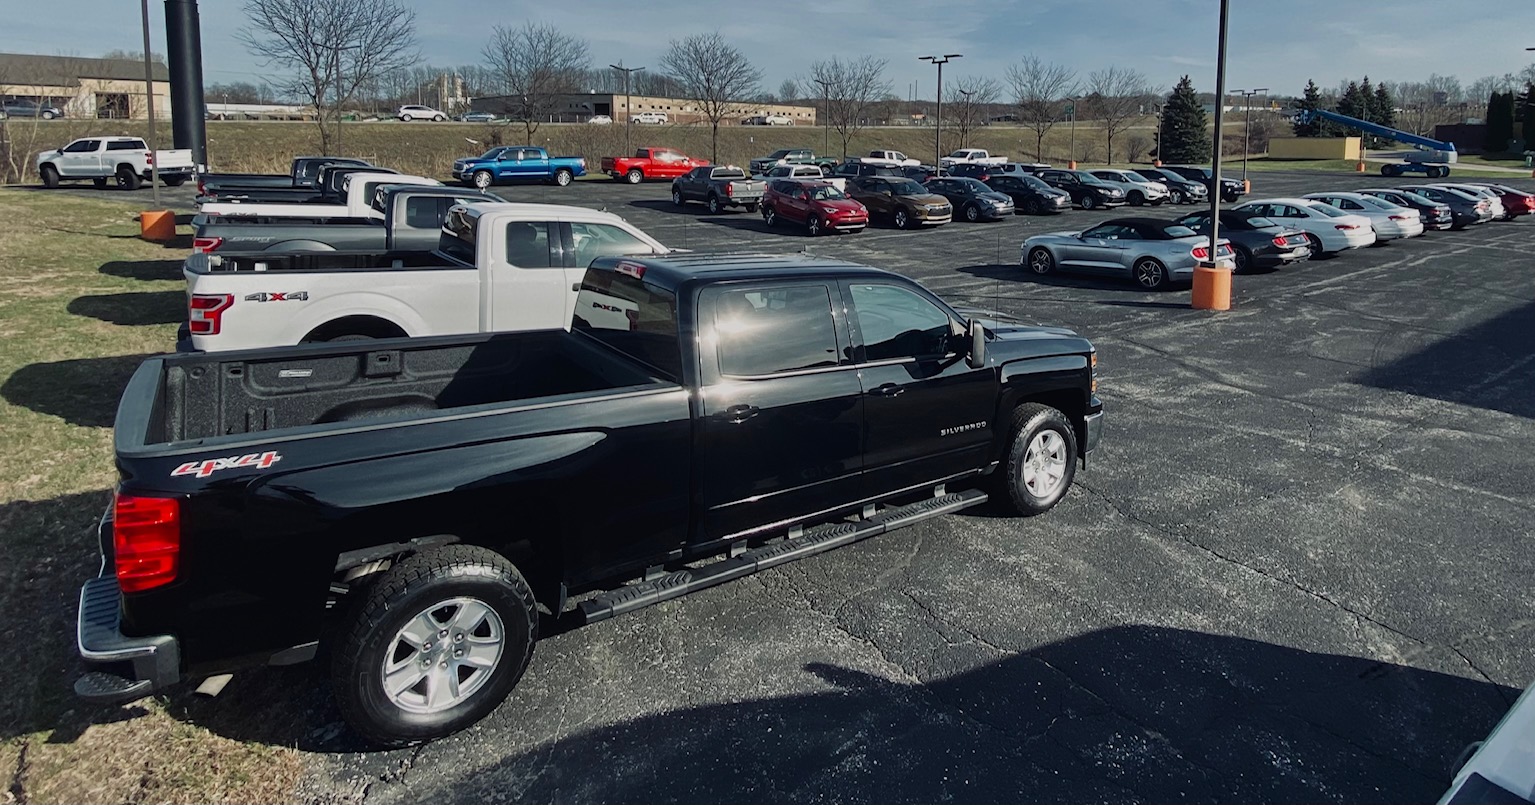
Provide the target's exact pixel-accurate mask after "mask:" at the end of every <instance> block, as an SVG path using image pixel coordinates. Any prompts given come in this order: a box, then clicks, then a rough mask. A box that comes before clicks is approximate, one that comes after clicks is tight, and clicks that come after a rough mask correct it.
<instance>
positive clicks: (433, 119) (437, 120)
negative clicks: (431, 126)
mask: <svg viewBox="0 0 1535 805" xmlns="http://www.w3.org/2000/svg"><path fill="white" fill-rule="evenodd" d="M444 120H447V118H446V117H443V116H442V115H437V116H436V117H434V118H432V122H433V123H441V122H443V121H444Z"/></svg>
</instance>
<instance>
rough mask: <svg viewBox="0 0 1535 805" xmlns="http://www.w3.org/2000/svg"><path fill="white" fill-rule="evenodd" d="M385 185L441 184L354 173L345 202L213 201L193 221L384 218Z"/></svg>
mask: <svg viewBox="0 0 1535 805" xmlns="http://www.w3.org/2000/svg"><path fill="white" fill-rule="evenodd" d="M385 184H409V185H441V184H442V182H439V181H437V180H436V179H428V178H427V177H425V176H406V175H404V174H400V173H374V172H371V171H369V172H366V173H353V174H349V175H348V176H347V177H346V179H345V180H344V183H343V184H342V191H341V193H342V198H344V199H345V200H346V201H345V202H344V203H341V204H324V203H316V202H310V201H304V202H294V203H291V204H284V203H272V204H268V203H262V202H255V203H252V202H246V201H210V202H207V203H205V204H203V205H202V206H201V207H198V208H197V209H198V216H199V217H198V218H195V219H193V223H194V224H199V223H202V222H203V221H205V220H207V219H208V218H211V217H213V216H230V217H233V216H258V217H262V218H329V219H335V218H373V219H378V220H382V219H383V217H384V214H383V213H382V212H379V211H378V210H376V209H374V208H373V191H374V190H376V189H378V186H379V185H385Z"/></svg>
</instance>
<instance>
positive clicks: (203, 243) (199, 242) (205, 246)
mask: <svg viewBox="0 0 1535 805" xmlns="http://www.w3.org/2000/svg"><path fill="white" fill-rule="evenodd" d="M223 245H224V239H223V238H192V248H193V249H194V250H196V251H199V252H202V253H203V254H207V253H208V252H211V251H217V250H218V247H220V246H223Z"/></svg>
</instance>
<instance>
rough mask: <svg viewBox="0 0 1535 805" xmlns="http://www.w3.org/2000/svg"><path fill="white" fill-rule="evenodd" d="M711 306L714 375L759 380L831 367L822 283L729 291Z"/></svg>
mask: <svg viewBox="0 0 1535 805" xmlns="http://www.w3.org/2000/svg"><path fill="white" fill-rule="evenodd" d="M713 307H714V311H713V313H714V331H715V337H716V340H717V343H718V355H719V370H720V374H723V375H730V376H736V377H760V376H763V375H773V374H780V373H783V372H795V371H801V370H805V369H816V368H821V367H828V366H836V365H837V329H836V324H835V321H834V319H833V317H832V304H831V289H830V288H829V287H828V286H826V285H824V284H819V283H816V284H804V285H780V286H769V287H756V288H740V289H737V288H729V289H725V290H721V291H720V292H719V293H718V294H717V295H716V296H715V297H714V305H713Z"/></svg>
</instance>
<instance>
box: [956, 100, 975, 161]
mask: <svg viewBox="0 0 1535 805" xmlns="http://www.w3.org/2000/svg"><path fill="white" fill-rule="evenodd" d="M959 94H961V95H963V96H965V123H964V124H961V128H960V132H959V147H960V148H964V147H966V146H968V145H969V143H967V142H965V140H966V137H965V134H966V133H967V132H966V131H965V129H966V128H968V127H969V126H968V125H966V124H968V123H969V122H970V115H971V113H972V111H973V109H972V107H971V106H970V96H971V95H974V94H975V90H973V89H962V90H960V91H959Z"/></svg>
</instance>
